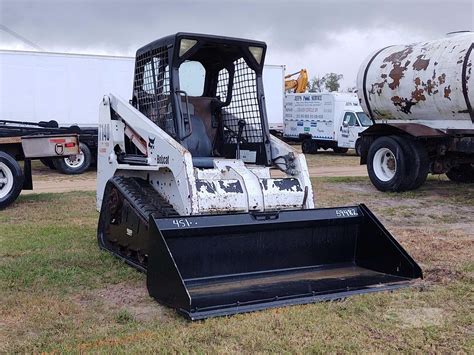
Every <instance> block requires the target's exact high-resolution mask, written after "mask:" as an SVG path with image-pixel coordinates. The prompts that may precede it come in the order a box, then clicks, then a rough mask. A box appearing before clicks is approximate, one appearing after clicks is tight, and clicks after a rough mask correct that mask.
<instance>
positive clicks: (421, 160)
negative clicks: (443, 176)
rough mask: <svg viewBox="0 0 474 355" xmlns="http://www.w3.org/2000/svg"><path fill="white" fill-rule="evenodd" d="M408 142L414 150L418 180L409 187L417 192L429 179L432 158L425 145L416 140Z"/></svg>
mask: <svg viewBox="0 0 474 355" xmlns="http://www.w3.org/2000/svg"><path fill="white" fill-rule="evenodd" d="M408 142H409V144H410V147H411V148H412V150H413V156H414V159H415V165H416V168H417V173H416V178H415V180H414V181H413V183H412V184H411V185H410V186H409V190H415V189H417V188H419V187H420V186H421V185H423V184H424V183H425V181H426V178H427V177H428V173H429V171H430V158H429V156H428V152H427V151H426V148H425V147H424V146H423V144H421V143H420V142H418V141H416V140H408Z"/></svg>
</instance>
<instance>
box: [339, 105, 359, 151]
mask: <svg viewBox="0 0 474 355" xmlns="http://www.w3.org/2000/svg"><path fill="white" fill-rule="evenodd" d="M339 131H340V134H339V140H338V142H337V145H338V146H339V147H341V148H354V147H355V142H356V140H357V138H359V132H360V131H361V126H360V123H359V121H358V120H357V116H356V114H355V113H354V112H348V111H347V112H345V113H344V118H343V119H342V125H341V127H340V128H339Z"/></svg>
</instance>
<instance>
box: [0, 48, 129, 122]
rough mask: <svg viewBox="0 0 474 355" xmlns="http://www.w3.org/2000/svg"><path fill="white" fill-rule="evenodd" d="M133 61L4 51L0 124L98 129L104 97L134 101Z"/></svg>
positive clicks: (0, 67) (0, 62) (1, 57)
mask: <svg viewBox="0 0 474 355" xmlns="http://www.w3.org/2000/svg"><path fill="white" fill-rule="evenodd" d="M133 67H134V59H133V58H131V57H114V56H102V55H82V54H65V53H46V52H27V51H7V50H2V51H0V78H1V80H0V119H2V120H11V121H32V122H38V121H50V120H54V121H57V122H58V123H59V125H72V124H77V125H79V126H97V124H98V117H99V112H98V110H97V103H98V102H100V100H101V99H102V96H103V93H104V92H111V91H113V92H116V93H117V95H119V96H121V97H123V98H125V99H129V98H130V97H131V96H132V92H131V89H130V85H131V84H132V83H133V81H132V80H133Z"/></svg>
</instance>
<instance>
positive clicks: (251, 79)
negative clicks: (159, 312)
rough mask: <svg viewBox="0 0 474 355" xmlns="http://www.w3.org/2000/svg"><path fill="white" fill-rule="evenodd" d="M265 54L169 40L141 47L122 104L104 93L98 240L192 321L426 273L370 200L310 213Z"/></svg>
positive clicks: (217, 41) (202, 40)
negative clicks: (269, 96)
mask: <svg viewBox="0 0 474 355" xmlns="http://www.w3.org/2000/svg"><path fill="white" fill-rule="evenodd" d="M265 51H266V45H265V43H263V42H258V41H251V40H244V39H235V38H227V37H219V36H210V35H198V34H191V33H178V34H176V35H172V36H168V37H165V38H162V39H160V40H157V41H155V42H153V43H150V44H148V45H147V46H145V47H143V48H141V49H139V50H138V52H137V54H136V65H135V78H134V86H133V98H132V100H131V101H130V103H129V102H127V101H124V100H122V99H120V98H118V97H116V96H114V95H112V94H110V95H108V96H105V97H104V99H103V102H102V103H101V105H100V125H99V157H98V186H97V207H98V209H100V219H99V226H98V241H99V245H100V247H101V248H103V249H105V250H108V251H109V252H111V253H112V254H114V255H116V256H117V257H119V258H121V259H123V260H125V261H126V262H127V263H129V264H130V265H132V266H134V267H135V268H137V269H139V270H142V271H146V273H147V287H148V290H149V293H150V295H151V296H152V297H154V298H155V299H156V300H157V301H158V302H160V303H162V304H165V305H168V306H170V307H174V308H176V309H177V310H178V311H180V312H181V313H183V314H184V315H186V316H187V317H188V318H190V319H202V318H207V317H212V316H220V315H228V314H234V313H239V312H247V311H254V310H259V309H264V308H269V307H278V306H284V305H291V304H302V303H309V302H315V301H319V300H327V299H333V298H341V297H345V296H348V295H352V294H360V293H366V292H372V291H380V290H388V289H394V288H397V287H400V286H402V285H406V284H407V283H408V282H409V281H411V280H413V279H416V278H420V277H421V276H422V272H421V269H420V268H419V266H418V265H417V264H416V262H415V261H414V260H413V259H412V258H411V257H410V256H409V255H408V254H407V253H406V252H405V250H403V248H402V247H401V246H400V245H399V244H398V243H397V241H396V240H395V239H394V238H393V237H392V236H391V235H390V233H389V232H388V231H387V230H386V229H385V228H384V227H383V226H382V225H381V223H380V222H379V221H378V220H377V218H376V217H375V216H374V215H373V214H372V213H371V212H370V211H369V210H368V208H367V207H365V206H364V205H358V206H351V207H337V208H324V209H314V202H313V191H312V187H311V182H310V178H309V174H308V169H307V165H306V160H305V157H304V155H302V154H299V153H298V152H296V151H295V150H294V149H293V148H292V147H290V146H289V145H287V144H285V143H283V142H282V141H280V140H278V139H277V138H275V137H273V136H271V135H270V134H269V130H268V124H267V116H266V111H265V96H264V91H263V84H262V70H263V64H264V58H265ZM321 109H323V108H321Z"/></svg>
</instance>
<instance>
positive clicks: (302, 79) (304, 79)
mask: <svg viewBox="0 0 474 355" xmlns="http://www.w3.org/2000/svg"><path fill="white" fill-rule="evenodd" d="M296 74H299V75H298V77H297V78H296V79H290V78H291V77H292V76H295V75H296ZM287 79H288V80H287ZM307 85H308V72H307V71H306V69H301V70H300V71H297V72H296V73H293V74H288V75H285V91H291V92H294V93H303V92H306V86H307Z"/></svg>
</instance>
